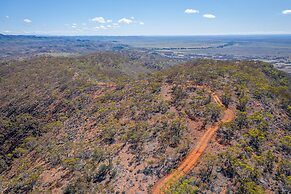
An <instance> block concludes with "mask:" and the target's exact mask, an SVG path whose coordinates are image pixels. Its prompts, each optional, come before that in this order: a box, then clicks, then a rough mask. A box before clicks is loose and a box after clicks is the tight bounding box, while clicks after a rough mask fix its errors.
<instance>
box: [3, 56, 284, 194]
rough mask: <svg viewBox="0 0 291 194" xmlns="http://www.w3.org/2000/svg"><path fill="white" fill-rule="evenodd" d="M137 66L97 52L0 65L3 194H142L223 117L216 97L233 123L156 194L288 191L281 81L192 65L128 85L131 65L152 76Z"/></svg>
mask: <svg viewBox="0 0 291 194" xmlns="http://www.w3.org/2000/svg"><path fill="white" fill-rule="evenodd" d="M139 60H140V58H138V59H137V60H136V59H133V58H131V57H129V58H128V57H126V56H123V55H120V53H119V54H118V55H116V53H115V54H112V53H105V54H104V53H103V54H96V55H94V56H91V55H87V56H85V57H76V58H66V57H57V58H55V57H41V58H36V59H32V60H26V61H21V62H9V63H7V64H2V66H1V71H0V73H1V82H0V83H1V96H0V97H1V98H0V99H1V107H0V110H1V125H0V130H1V134H3V135H2V136H0V142H1V144H0V146H1V151H2V153H1V169H2V171H1V176H0V191H1V192H3V193H30V192H35V193H42V192H53V193H122V192H125V193H137V192H141V193H150V192H151V191H152V189H153V186H154V185H155V184H156V183H157V182H158V181H159V180H160V179H161V178H162V177H164V176H166V175H167V174H169V173H170V172H171V171H172V170H173V169H176V168H177V167H178V166H179V164H180V163H181V162H182V161H183V160H184V159H185V158H186V157H187V154H189V153H190V151H191V150H193V149H194V148H196V147H197V146H198V144H199V141H200V140H201V138H203V135H204V134H205V133H206V134H207V129H211V126H215V125H216V124H217V122H219V121H220V120H221V119H223V108H221V105H217V103H218V102H220V101H219V100H220V99H221V101H222V103H223V104H224V106H226V107H230V108H232V109H233V110H234V111H235V112H236V113H235V114H236V118H235V120H234V121H233V122H230V123H227V124H222V125H221V126H219V128H218V129H217V136H216V138H212V140H210V142H209V143H208V146H207V147H206V148H205V154H203V156H202V158H201V160H200V159H199V161H198V163H197V164H196V166H195V168H194V169H193V170H191V171H190V173H189V174H187V175H186V176H185V177H183V178H182V179H181V180H178V181H177V183H175V184H173V185H172V186H171V187H170V188H168V191H163V192H169V193H172V192H178V193H183V192H184V193H189V192H196V191H197V189H199V190H200V191H202V192H218V191H219V190H222V189H225V190H227V191H239V192H241V193H248V192H249V191H246V190H243V189H246V188H247V189H248V188H249V189H250V190H255V189H256V190H259V191H268V190H270V191H286V190H287V189H288V184H287V183H288V176H290V175H289V171H288V169H289V168H288V165H289V164H290V163H288V160H289V161H290V155H289V153H288V150H289V149H290V145H289V143H290V142H289V136H290V132H289V130H288V126H289V125H290V78H289V77H288V75H286V74H284V73H282V72H280V71H277V70H275V69H274V68H272V67H271V66H270V65H269V64H265V63H258V62H222V61H221V62H219V61H210V60H201V61H193V62H191V63H187V64H183V65H179V66H174V67H171V68H168V69H165V70H161V71H157V72H153V73H150V74H146V76H141V77H138V76H136V75H133V76H131V74H133V73H132V72H138V71H140V69H139V70H137V71H135V70H136V69H137V68H136V66H139V68H141V69H143V68H146V69H145V70H146V71H145V72H152V71H153V69H155V68H149V67H148V66H145V65H144V64H141V63H140V62H139ZM138 64H140V65H138ZM132 68H133V69H134V71H128V69H132ZM129 72H130V73H129ZM202 85H203V86H206V87H207V88H205V87H200V86H202ZM212 92H215V93H216V95H217V96H218V97H219V98H217V97H216V96H213V97H211V95H212ZM215 130H216V128H215ZM215 130H211V131H210V132H211V133H213V132H214V131H215ZM210 136H211V135H210ZM210 136H207V137H210ZM206 139H208V138H206ZM204 145H205V144H204ZM203 149H204V148H203ZM269 151H270V153H269ZM208 153H214V155H215V156H211V157H210V156H209V154H208ZM257 158H264V159H265V158H267V159H268V158H269V160H268V162H267V163H260V162H258V161H265V160H263V159H260V160H259V159H257ZM272 158H276V160H274V159H272ZM205 168H206V169H205ZM252 169H256V173H255V174H254V172H253V171H252ZM269 169H271V171H270V170H269ZM265 170H266V172H268V174H267V176H265V177H263V176H262V173H263V172H265ZM181 183H182V184H181ZM210 183H211V184H210ZM246 185H247V186H248V187H246ZM276 185H278V186H276Z"/></svg>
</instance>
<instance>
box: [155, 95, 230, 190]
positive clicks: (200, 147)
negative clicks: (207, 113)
mask: <svg viewBox="0 0 291 194" xmlns="http://www.w3.org/2000/svg"><path fill="white" fill-rule="evenodd" d="M212 98H213V100H214V101H215V102H216V103H217V104H219V105H221V106H223V104H222V102H221V100H220V99H219V97H218V96H217V95H216V94H215V93H212ZM234 117H235V113H234V111H233V110H231V109H226V110H225V111H224V116H223V118H222V119H221V121H219V122H217V123H215V124H214V125H213V126H211V127H209V128H208V129H207V131H206V132H205V133H204V135H203V136H202V138H201V139H200V141H199V142H198V144H197V146H196V148H194V149H193V150H192V151H191V152H190V153H189V154H188V156H187V157H186V158H185V159H184V160H183V161H182V163H181V164H180V165H179V166H178V168H177V169H175V170H174V171H173V172H171V173H170V174H168V175H167V176H165V177H164V178H162V179H161V180H160V181H158V182H157V183H156V185H155V186H154V188H153V193H154V194H162V193H164V192H163V191H166V190H167V189H168V188H169V187H170V186H171V185H172V184H173V183H175V182H176V181H177V180H179V179H180V178H182V177H183V176H184V175H186V174H187V173H189V172H190V171H191V170H192V168H193V167H194V166H195V165H196V164H197V162H198V160H199V158H200V157H201V155H202V154H203V152H204V151H205V149H206V147H207V145H208V143H209V141H210V139H211V138H212V137H213V135H214V134H215V132H216V131H217V129H218V128H219V126H220V125H221V124H223V123H227V122H230V121H232V120H233V119H234Z"/></svg>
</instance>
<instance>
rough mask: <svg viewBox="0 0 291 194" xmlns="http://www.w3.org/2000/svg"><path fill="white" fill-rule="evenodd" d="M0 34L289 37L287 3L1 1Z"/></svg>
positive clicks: (262, 0)
mask: <svg viewBox="0 0 291 194" xmlns="http://www.w3.org/2000/svg"><path fill="white" fill-rule="evenodd" d="M0 33H4V34H37V35H222V34H291V0H1V1H0Z"/></svg>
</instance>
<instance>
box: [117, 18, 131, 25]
mask: <svg viewBox="0 0 291 194" xmlns="http://www.w3.org/2000/svg"><path fill="white" fill-rule="evenodd" d="M132 22H133V21H132V20H131V19H127V18H121V19H120V20H118V23H120V24H131V23H132Z"/></svg>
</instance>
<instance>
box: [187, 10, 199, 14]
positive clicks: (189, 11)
mask: <svg viewBox="0 0 291 194" xmlns="http://www.w3.org/2000/svg"><path fill="white" fill-rule="evenodd" d="M185 13H187V14H194V13H199V10H195V9H186V10H185Z"/></svg>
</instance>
